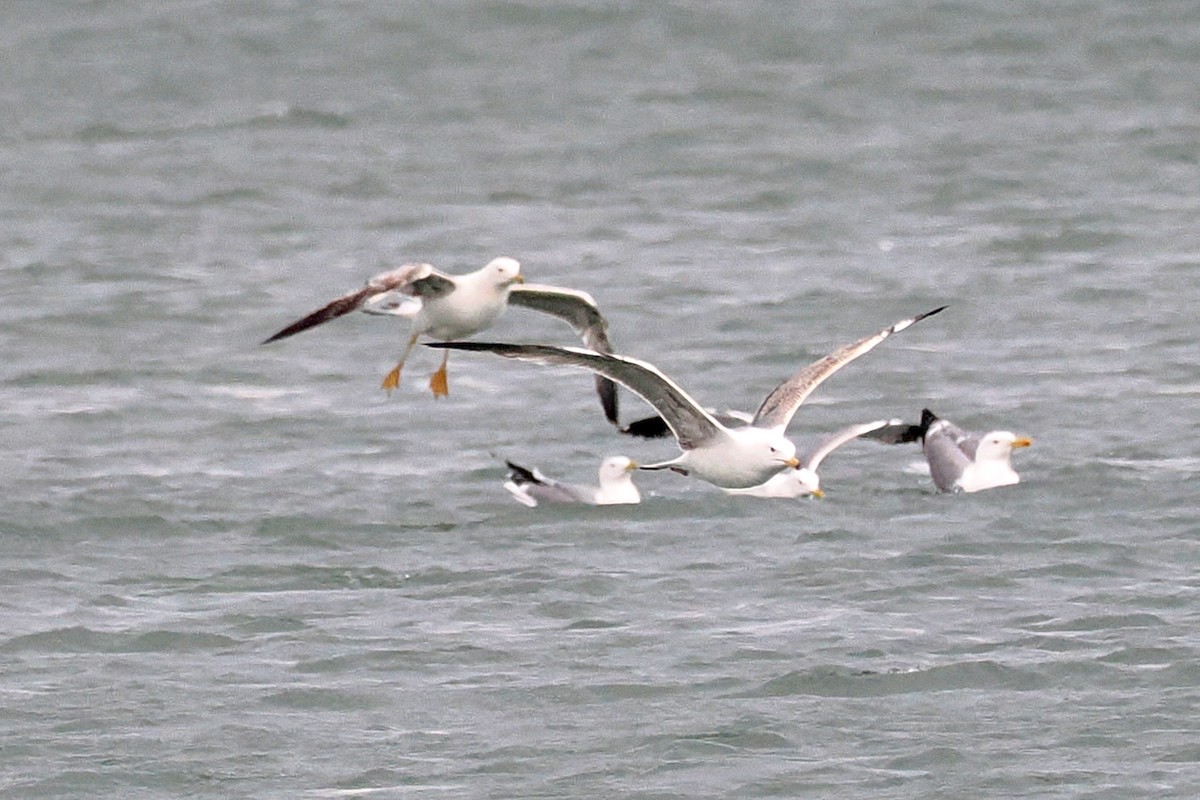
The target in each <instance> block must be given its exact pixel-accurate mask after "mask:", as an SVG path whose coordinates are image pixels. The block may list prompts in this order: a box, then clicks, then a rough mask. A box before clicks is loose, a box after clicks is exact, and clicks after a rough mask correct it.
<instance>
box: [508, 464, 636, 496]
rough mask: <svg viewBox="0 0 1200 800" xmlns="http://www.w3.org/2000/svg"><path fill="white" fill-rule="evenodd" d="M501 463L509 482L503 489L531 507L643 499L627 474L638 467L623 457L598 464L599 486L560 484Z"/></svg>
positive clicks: (537, 472)
mask: <svg viewBox="0 0 1200 800" xmlns="http://www.w3.org/2000/svg"><path fill="white" fill-rule="evenodd" d="M504 463H505V465H506V466H507V467H508V480H507V481H505V483H504V488H505V489H507V490H508V491H509V492H510V493H511V494H512V496H513V497H515V498H516V499H517V500H518V501H519V502H521V503H523V504H524V505H527V506H529V507H530V508H534V507H535V506H537V504H538V503H539V502H547V503H583V504H585V505H591V506H609V505H621V504H632V503H639V502H641V500H642V495H641V493H640V492H638V488H637V487H636V486H634V484H633V480H632V478H631V475H630V473H632V472H633V471H634V470H635V469H637V468H638V465H637V464H636V463H635V462H633V461H631V460H630V459H628V458H626V457H625V456H609V457H608V458H606V459H604V460H603V461H601V462H600V469H599V471H598V478H599V480H600V485H599V486H582V485H580V484H575V483H563V482H561V481H557V480H554V479H553V478H547V477H546V476H545V475H543V474H542V473H541V472H540V471H539V470H537V469H528V468H526V467H522V466H519V465H517V464H514V463H513V462H511V461H506V462H504Z"/></svg>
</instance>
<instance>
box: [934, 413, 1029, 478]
mask: <svg viewBox="0 0 1200 800" xmlns="http://www.w3.org/2000/svg"><path fill="white" fill-rule="evenodd" d="M917 430H918V432H919V435H920V439H921V449H922V450H923V451H924V453H925V459H926V460H927V461H928V462H929V472H930V474H931V475H932V476H933V482H934V485H936V486H937V488H938V490H940V491H943V492H978V491H981V490H983V489H992V488H994V487H997V486H1011V485H1013V484H1014V483H1018V482H1019V481H1020V480H1021V478H1020V476H1019V475H1017V472H1016V470H1014V469H1013V467H1012V461H1011V456H1012V451H1013V448H1015V447H1028V446H1029V445H1031V444H1033V442H1032V440H1030V439H1028V438H1026V437H1023V436H1017V435H1016V434H1014V433H1012V432H1010V431H989V432H988V433H984V434H974V433H968V432H967V431H964V430H963V429H962V428H959V427H958V426H957V425H955V424H954V423H952V422H950V421H949V420H944V419H941V418H940V417H938V416H937V415H936V414H934V413H933V412H932V411H930V410H929V409H928V408H926V409H923V410H922V411H921V424H920V425H919V426H917Z"/></svg>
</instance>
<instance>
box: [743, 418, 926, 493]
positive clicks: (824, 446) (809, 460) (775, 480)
mask: <svg viewBox="0 0 1200 800" xmlns="http://www.w3.org/2000/svg"><path fill="white" fill-rule="evenodd" d="M903 424H904V423H903V422H902V421H901V420H898V419H881V420H876V421H874V422H863V423H860V424H858V425H849V426H847V427H845V428H842V429H841V430H840V431H837V432H836V433H831V434H830V435H828V436H826V437H824V438H822V439H820V440H819V441H817V442H816V444H814V445H813V446H812V447H811V448H810V449H809V450H808V452H806V453H805V454H804V455H802V456H800V467H799V468H797V469H794V470H784V471H783V472H780V473H778V474H777V475H775V476H774V477H772V478H771V479H770V480H769V481H767V482H766V483H764V484H762V485H760V486H751V487H750V488H749V489H726V490H725V491H726V492H728V493H729V494H738V495H746V496H749V497H804V496H806V495H812V496H814V497H824V496H825V492H823V491H822V490H821V478H820V476H818V475H817V468H818V467H820V466H821V462H822V461H824V460H825V457H826V456H828V455H829V454H830V453H832V452H833V451H834V450H836V449H838V448H839V447H841V446H842V445H844V444H846V442H849V441H852V440H854V439H857V438H859V437H860V436H867V435H870V434H873V433H876V432H877V431H881V430H884V429H887V428H893V427H897V426H902V425H903ZM876 438H878V437H876Z"/></svg>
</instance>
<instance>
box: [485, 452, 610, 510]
mask: <svg viewBox="0 0 1200 800" xmlns="http://www.w3.org/2000/svg"><path fill="white" fill-rule="evenodd" d="M504 463H505V465H506V466H507V467H508V479H509V480H510V481H512V482H513V483H515V484H516V485H517V486H518V487H520V489H521V491H523V492H524V493H525V494H527V495H528V496H530V497H532V498H533V499H535V500H538V501H545V502H549V503H591V504H595V502H596V497H595V495H596V493H595V491H591V492H588V491H587V490H586V489H582V488H580V487H576V486H571V485H569V484H565V483H559V482H558V481H556V480H552V479H550V478H547V477H546V476H545V475H541V474H540V473H538V472H537V471H536V470H530V469H526V468H525V467H522V466H520V465H519V464H514V463H513V462H511V461H505V462H504Z"/></svg>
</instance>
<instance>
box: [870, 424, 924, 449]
mask: <svg viewBox="0 0 1200 800" xmlns="http://www.w3.org/2000/svg"><path fill="white" fill-rule="evenodd" d="M862 437H863V438H864V439H873V440H875V441H877V442H881V443H883V444H909V443H911V442H919V441H920V440H921V426H920V425H912V424H910V423H907V422H902V421H900V420H891V421H889V422H888V424H886V425H883V426H882V427H879V428H876V429H874V430H870V431H867V432H866V433H864V434H862Z"/></svg>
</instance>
